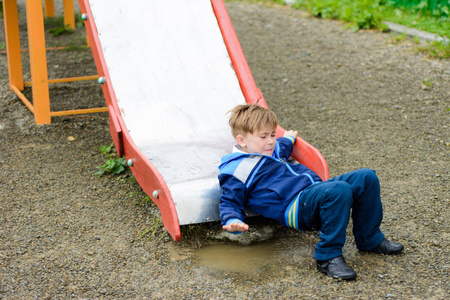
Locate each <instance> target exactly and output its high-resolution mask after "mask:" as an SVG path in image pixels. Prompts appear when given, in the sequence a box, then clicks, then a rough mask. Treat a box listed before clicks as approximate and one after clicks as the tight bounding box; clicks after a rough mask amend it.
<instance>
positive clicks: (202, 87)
mask: <svg viewBox="0 0 450 300" xmlns="http://www.w3.org/2000/svg"><path fill="white" fill-rule="evenodd" d="M89 3H90V8H91V10H92V17H93V18H94V20H95V25H96V27H97V31H98V35H99V36H98V38H99V41H100V43H101V48H102V49H101V50H102V52H103V56H104V59H105V62H106V65H107V69H108V72H109V76H110V80H111V84H112V86H113V88H114V93H115V95H116V98H117V103H118V106H119V109H120V113H121V115H122V118H123V120H124V122H125V124H126V128H127V129H128V132H129V134H130V136H131V137H132V139H133V141H134V143H135V144H136V146H137V147H138V148H139V149H140V150H141V151H142V152H143V153H145V156H146V157H147V158H148V159H149V160H150V161H151V163H152V164H153V165H154V166H155V167H156V168H157V169H158V171H159V172H160V173H161V175H162V177H163V178H164V180H165V182H166V183H167V186H168V187H169V190H170V193H171V195H172V198H173V201H174V203H175V206H176V210H177V213H178V219H179V223H180V225H184V224H191V223H199V222H205V221H213V220H218V219H219V215H218V202H219V197H220V190H219V185H218V179H217V175H218V165H219V163H220V158H221V157H222V156H223V155H225V154H227V153H229V152H230V150H231V148H232V146H233V144H234V140H233V138H232V136H231V133H230V128H229V125H228V117H229V115H228V114H227V112H228V111H229V110H230V109H231V108H233V107H234V106H235V105H237V104H244V103H245V99H244V96H243V94H242V91H241V88H240V86H239V82H238V79H237V77H236V73H235V71H234V69H233V67H232V64H231V60H230V57H229V55H228V52H227V49H226V46H225V44H224V41H223V37H222V35H221V32H220V29H219V27H218V24H217V20H216V18H215V15H214V13H213V9H212V7H211V3H210V1H209V0H129V1H123V0H107V1H106V0H90V1H89Z"/></svg>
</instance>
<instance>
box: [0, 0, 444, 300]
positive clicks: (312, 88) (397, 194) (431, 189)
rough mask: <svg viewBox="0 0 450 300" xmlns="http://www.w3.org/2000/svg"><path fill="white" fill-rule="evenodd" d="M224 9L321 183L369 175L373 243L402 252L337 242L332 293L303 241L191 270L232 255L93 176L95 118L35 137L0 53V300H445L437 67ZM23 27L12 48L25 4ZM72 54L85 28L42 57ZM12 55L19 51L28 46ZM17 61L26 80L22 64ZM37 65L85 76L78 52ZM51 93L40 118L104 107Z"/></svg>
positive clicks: (355, 36) (65, 91)
mask: <svg viewBox="0 0 450 300" xmlns="http://www.w3.org/2000/svg"><path fill="white" fill-rule="evenodd" d="M227 7H228V10H229V13H230V16H231V18H232V21H233V24H234V26H235V29H236V31H237V34H238V36H239V38H240V42H241V44H242V47H243V49H244V52H245V54H246V57H247V60H248V62H249V65H250V68H251V70H252V72H253V75H254V77H255V80H256V82H257V85H258V87H259V88H260V89H261V90H262V92H263V94H264V96H265V98H266V100H267V102H268V104H269V106H270V107H271V108H272V109H273V110H274V111H275V112H276V113H277V115H278V117H279V119H280V123H281V125H282V126H283V127H285V128H292V129H298V130H299V132H300V133H301V136H302V137H304V138H305V139H306V140H307V141H309V142H310V143H312V144H313V145H315V146H316V147H317V148H318V149H320V150H321V152H322V153H323V154H324V156H325V158H326V159H327V161H328V164H329V167H330V173H331V176H335V175H338V174H341V173H343V172H347V171H351V170H353V169H356V168H360V167H368V168H372V169H375V170H377V173H378V176H379V177H380V179H381V184H382V197H383V203H384V209H385V214H384V221H383V224H382V230H383V231H384V232H385V234H386V235H387V236H388V237H389V238H390V239H392V240H395V241H399V242H401V243H403V244H404V245H405V251H404V254H402V255H399V256H394V257H390V256H379V255H376V254H368V253H361V252H358V251H357V250H355V246H354V240H353V237H352V235H351V234H350V231H349V234H348V242H347V245H346V246H345V248H344V250H345V251H344V252H345V256H346V258H347V262H348V263H349V265H351V266H352V267H353V268H354V269H355V270H356V271H357V272H358V278H357V280H356V281H352V282H341V281H336V280H334V279H332V278H329V277H327V276H324V275H322V274H320V273H319V272H317V271H316V270H315V264H314V260H313V259H312V258H311V256H310V254H311V253H308V250H306V251H304V247H307V249H312V247H313V245H314V243H315V241H316V240H317V234H316V233H314V232H313V233H298V232H294V231H292V230H290V229H280V228H277V238H276V239H275V240H276V241H274V240H273V241H267V242H266V245H278V246H277V247H279V245H280V244H281V245H283V249H282V250H280V249H281V248H275V249H277V250H276V253H280V255H277V254H276V253H275V257H276V259H275V260H273V259H272V260H267V263H266V264H263V265H261V266H259V267H258V268H257V269H258V270H257V271H256V272H253V273H248V272H241V271H236V270H222V269H220V268H219V269H217V268H213V267H209V266H208V265H207V264H206V265H199V264H198V263H197V259H196V257H197V256H198V255H199V254H200V252H199V251H200V250H205V249H208V247H213V246H214V247H217V246H218V247H221V245H222V246H223V247H225V246H227V247H228V246H229V245H223V244H222V243H220V242H217V241H215V240H214V239H212V238H210V236H212V235H213V234H214V233H215V232H217V231H220V228H219V224H218V223H211V224H206V225H202V226H187V227H184V228H183V240H182V241H181V242H179V243H176V242H173V241H171V239H170V237H169V236H168V234H167V233H166V232H165V230H164V229H163V228H162V227H161V223H160V219H159V213H158V210H157V209H156V208H155V206H154V205H153V204H152V203H149V202H147V201H146V199H145V195H143V193H142V192H141V190H140V188H139V186H138V185H137V184H136V182H134V181H133V178H132V176H131V173H130V172H126V173H124V174H122V175H120V176H109V175H106V176H102V177H97V176H94V175H93V173H94V172H96V167H97V166H100V165H102V164H104V162H105V160H106V158H105V157H104V156H103V155H102V154H101V153H100V150H99V148H100V146H101V145H109V144H110V143H111V142H112V140H111V137H110V135H109V129H108V128H109V125H108V115H107V114H104V113H102V114H90V115H80V116H67V117H55V118H53V120H52V124H51V125H45V126H38V125H35V124H34V119H33V116H32V114H31V113H30V112H29V111H28V110H27V108H26V107H25V106H24V105H23V104H22V103H21V101H20V100H19V99H18V98H17V97H16V96H15V95H14V94H13V93H12V92H11V91H9V88H8V73H7V61H6V55H5V54H4V53H1V54H0V64H1V65H0V72H1V75H0V89H1V90H0V168H1V172H0V199H2V201H1V202H0V211H1V214H0V298H2V299H31V298H36V299H67V298H80V299H96V298H104V299H130V298H138V299H145V298H156V299H173V298H178V299H269V298H270V299H285V298H286V299H287V298H304V299H384V298H392V299H448V298H449V292H450V289H449V286H450V283H449V277H448V275H449V266H450V262H449V257H450V256H449V239H450V235H449V233H450V232H449V223H448V219H449V216H450V215H449V149H450V148H449V147H450V137H449V128H448V126H449V122H448V121H449V112H448V107H449V105H450V101H449V99H450V89H449V82H450V62H449V61H448V60H447V61H442V60H430V59H428V58H427V57H424V56H423V55H422V54H418V53H416V52H415V51H414V48H415V45H414V43H412V42H411V41H402V42H400V43H393V41H391V40H392V36H391V35H390V34H389V33H380V32H377V31H360V32H356V33H353V32H351V31H349V30H347V29H345V28H344V27H343V25H342V24H341V23H339V22H336V21H326V20H318V19H314V18H311V17H309V16H308V15H307V14H305V13H304V12H301V11H295V10H292V9H291V8H289V7H282V6H274V5H264V4H251V3H247V2H245V3H241V2H232V3H228V4H227ZM20 19H21V25H20V30H21V33H22V34H25V33H26V23H25V13H24V6H23V3H21V6H20ZM83 41H84V32H83V30H78V31H76V32H75V34H73V35H62V36H59V37H52V36H48V37H47V45H48V46H59V45H66V44H67V43H68V42H72V43H78V44H82V43H83ZM22 42H23V47H24V48H25V47H27V45H26V44H27V41H26V37H25V35H24V38H23V40H22ZM0 43H4V25H3V22H1V24H0ZM23 61H24V73H25V77H27V76H29V75H28V74H29V71H28V69H29V68H28V57H27V54H26V53H24V57H23ZM48 66H49V77H51V78H55V77H65V76H80V75H91V74H96V70H95V66H94V63H93V59H92V55H91V52H90V50H89V49H86V50H79V51H49V52H48ZM50 93H51V104H52V110H59V109H73V108H85V107H97V106H103V105H104V100H103V96H102V93H101V90H100V88H99V86H98V84H97V83H96V82H82V83H65V84H55V85H52V86H51V90H50ZM25 94H27V95H30V94H31V90H30V89H29V88H27V89H26V90H25ZM254 222H255V223H256V224H255V225H254V227H256V228H258V226H260V225H259V223H258V222H260V221H258V220H255V221H254ZM275 227H276V226H275ZM302 245H303V246H302ZM305 245H306V246H305ZM236 247H238V248H239V247H240V249H241V250H242V251H244V250H246V249H248V248H247V247H243V246H236ZM302 247H303V248H302ZM308 247H309V248H308ZM286 249H290V250H289V251H290V252H289V251H288V250H286ZM262 251H267V250H262ZM277 251H278V252H277ZM309 252H311V251H309ZM240 253H243V252H239V251H238V252H236V257H238V256H239V257H240V256H241V254H240ZM281 253H282V254H283V255H281ZM306 254H307V255H306ZM258 255H260V253H258V252H257V251H256V250H255V256H258ZM250 258H251V255H250ZM250 258H249V260H250ZM236 259H237V258H236Z"/></svg>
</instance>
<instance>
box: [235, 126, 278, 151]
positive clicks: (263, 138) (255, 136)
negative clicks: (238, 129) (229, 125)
mask: <svg viewBox="0 0 450 300" xmlns="http://www.w3.org/2000/svg"><path fill="white" fill-rule="evenodd" d="M236 141H237V142H238V144H239V145H240V146H241V147H242V150H243V151H244V152H247V153H259V154H264V155H268V156H272V154H273V151H274V149H275V144H276V138H275V130H272V129H263V130H260V131H255V132H253V133H245V134H242V135H238V136H236Z"/></svg>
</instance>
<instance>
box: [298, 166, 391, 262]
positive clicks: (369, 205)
mask: <svg viewBox="0 0 450 300" xmlns="http://www.w3.org/2000/svg"><path fill="white" fill-rule="evenodd" d="M350 211H351V217H352V220H353V235H354V236H355V241H356V246H357V247H358V249H359V250H370V249H373V248H375V247H376V246H378V245H379V244H380V243H381V242H382V241H383V239H384V234H383V233H382V232H381V231H380V224H381V220H382V219H383V208H382V204H381V198H380V183H379V180H378V177H377V175H376V174H375V171H373V170H369V169H360V170H356V171H353V172H350V173H346V174H343V175H341V176H338V177H335V178H332V179H329V180H327V181H325V182H322V183H318V184H314V185H312V186H310V187H308V188H306V189H305V190H304V191H303V192H302V194H301V196H300V203H299V229H301V230H319V238H320V241H319V242H318V243H317V245H316V248H315V251H314V255H313V257H314V258H315V259H317V260H329V259H332V258H334V257H337V256H340V255H342V247H343V246H344V244H345V237H346V230H347V226H348V222H349V220H350Z"/></svg>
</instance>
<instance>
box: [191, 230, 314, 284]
mask: <svg viewBox="0 0 450 300" xmlns="http://www.w3.org/2000/svg"><path fill="white" fill-rule="evenodd" d="M314 245H315V241H314V240H306V241H305V239H301V238H299V237H298V236H289V237H286V236H285V237H282V238H276V239H272V240H270V241H266V242H264V243H260V244H256V245H250V246H242V245H237V244H216V245H210V246H205V247H203V248H200V249H199V250H197V251H196V252H195V259H194V266H196V267H198V268H200V269H202V270H206V271H207V270H210V271H226V272H236V273H241V274H245V275H257V274H258V273H260V272H262V271H268V270H272V269H277V268H278V269H279V268H280V266H289V265H296V264H299V263H304V262H305V260H310V259H311V256H312V254H313V252H314Z"/></svg>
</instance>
